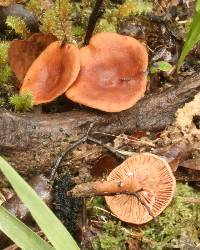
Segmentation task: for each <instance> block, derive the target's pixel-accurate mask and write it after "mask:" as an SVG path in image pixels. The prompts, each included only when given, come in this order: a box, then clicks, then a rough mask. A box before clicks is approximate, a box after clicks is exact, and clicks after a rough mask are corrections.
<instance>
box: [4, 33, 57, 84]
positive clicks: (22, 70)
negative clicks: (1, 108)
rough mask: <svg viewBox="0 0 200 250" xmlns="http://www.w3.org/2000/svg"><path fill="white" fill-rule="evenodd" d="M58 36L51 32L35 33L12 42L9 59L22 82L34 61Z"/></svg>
mask: <svg viewBox="0 0 200 250" xmlns="http://www.w3.org/2000/svg"><path fill="white" fill-rule="evenodd" d="M56 40H57V38H56V37H55V36H53V35H51V34H43V33H34V34H33V35H32V36H31V37H29V38H28V39H27V40H14V41H12V42H11V43H10V48H9V53H8V61H9V64H10V66H11V68H12V70H13V72H14V73H15V75H16V77H17V79H18V80H19V81H20V84H21V83H22V81H23V80H24V77H25V75H26V73H27V71H28V69H29V68H30V66H31V64H32V63H33V61H34V60H35V59H36V58H37V57H38V56H39V55H40V54H41V53H42V51H44V50H45V49H46V47H47V46H49V45H50V44H51V43H53V42H55V41H56Z"/></svg>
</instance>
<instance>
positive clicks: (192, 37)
mask: <svg viewBox="0 0 200 250" xmlns="http://www.w3.org/2000/svg"><path fill="white" fill-rule="evenodd" d="M198 41H200V0H197V1H196V7H195V14H194V18H193V21H192V24H191V27H190V30H189V32H188V34H187V36H186V41H185V44H184V46H183V50H182V52H181V56H180V58H179V60H178V64H177V71H179V70H180V67H181V65H182V64H183V61H184V60H185V57H186V56H187V54H188V53H189V52H190V50H191V49H192V47H193V46H194V45H195V44H196V43H197V42H198Z"/></svg>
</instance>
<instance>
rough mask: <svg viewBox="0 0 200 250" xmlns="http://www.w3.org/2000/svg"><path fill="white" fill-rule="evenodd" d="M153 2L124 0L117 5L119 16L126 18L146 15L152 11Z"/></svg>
mask: <svg viewBox="0 0 200 250" xmlns="http://www.w3.org/2000/svg"><path fill="white" fill-rule="evenodd" d="M152 9H153V4H152V2H150V1H148V0H144V1H143V0H126V1H125V3H124V4H122V5H121V6H120V7H119V13H118V15H119V17H120V18H127V17H129V16H134V15H142V14H143V15H146V14H148V13H150V12H152Z"/></svg>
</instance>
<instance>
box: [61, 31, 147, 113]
mask: <svg viewBox="0 0 200 250" xmlns="http://www.w3.org/2000/svg"><path fill="white" fill-rule="evenodd" d="M80 54H81V70H80V72H79V75H78V77H77V79H76V81H75V82H74V83H73V85H72V86H71V87H70V88H69V89H68V90H67V92H66V96H67V97H68V98H69V99H71V100H72V101H74V102H78V103H80V104H84V105H86V106H89V107H92V108H95V109H99V110H102V111H107V112H119V111H122V110H125V109H128V108H130V107H132V106H133V105H134V104H135V103H136V102H137V101H138V100H139V99H140V98H141V97H143V95H144V92H145V90H146V84H147V76H146V70H147V64H148V55H147V51H146V48H145V47H144V46H143V45H142V44H141V43H140V42H139V41H137V40H136V39H134V38H132V37H128V36H123V35H119V34H116V33H109V32H102V33H98V34H96V35H95V36H93V37H92V38H91V40H90V42H89V45H88V46H86V47H83V48H81V49H80Z"/></svg>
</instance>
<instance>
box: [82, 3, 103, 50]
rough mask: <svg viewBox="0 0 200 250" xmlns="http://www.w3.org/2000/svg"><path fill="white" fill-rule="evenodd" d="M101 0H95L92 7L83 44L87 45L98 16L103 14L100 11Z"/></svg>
mask: <svg viewBox="0 0 200 250" xmlns="http://www.w3.org/2000/svg"><path fill="white" fill-rule="evenodd" d="M102 3H103V0H97V1H96V3H95V6H94V9H93V11H92V13H91V15H90V17H89V21H88V26H87V31H86V35H85V38H84V42H83V45H88V43H89V40H90V38H91V36H92V34H93V31H94V28H95V26H96V23H97V20H98V18H99V17H100V16H101V15H102V14H103V13H101V12H100V9H101V6H102Z"/></svg>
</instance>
